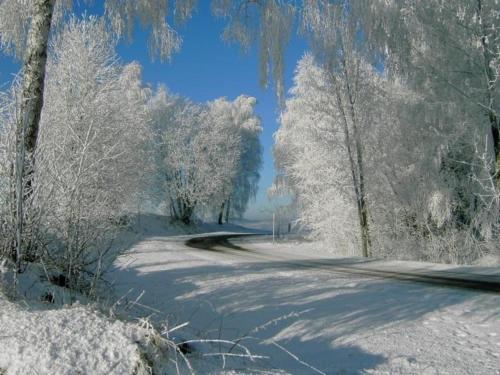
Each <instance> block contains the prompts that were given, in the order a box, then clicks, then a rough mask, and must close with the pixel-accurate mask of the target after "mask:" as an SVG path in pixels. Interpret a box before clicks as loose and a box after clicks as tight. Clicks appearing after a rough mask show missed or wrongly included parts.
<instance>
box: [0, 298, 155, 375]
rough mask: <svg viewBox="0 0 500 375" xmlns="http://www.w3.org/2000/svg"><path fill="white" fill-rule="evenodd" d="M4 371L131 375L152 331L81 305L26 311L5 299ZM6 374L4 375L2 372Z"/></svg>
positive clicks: (0, 302)
mask: <svg viewBox="0 0 500 375" xmlns="http://www.w3.org/2000/svg"><path fill="white" fill-rule="evenodd" d="M0 312H1V314H0V332H1V334H0V369H2V370H3V371H6V373H7V374H132V373H140V370H141V368H143V369H144V368H145V365H146V363H144V358H143V354H142V353H141V348H140V346H139V344H138V342H141V341H142V342H145V337H146V335H147V331H146V330H144V329H141V328H140V327H139V326H137V325H135V324H129V323H124V322H121V321H118V320H110V319H108V318H106V317H104V316H103V315H102V314H100V313H98V312H96V311H94V310H92V309H90V308H89V307H84V306H81V305H76V306H73V307H64V308H61V309H55V310H47V309H38V310H33V309H27V308H23V307H21V306H19V305H18V304H14V303H12V302H8V301H7V300H6V299H4V298H2V297H1V296H0ZM0 372H1V371H0Z"/></svg>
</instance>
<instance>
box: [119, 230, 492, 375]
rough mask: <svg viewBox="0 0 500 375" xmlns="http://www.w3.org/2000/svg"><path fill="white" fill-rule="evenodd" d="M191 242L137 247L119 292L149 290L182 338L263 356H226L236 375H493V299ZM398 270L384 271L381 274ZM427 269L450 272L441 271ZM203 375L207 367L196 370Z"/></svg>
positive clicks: (264, 246)
mask: <svg viewBox="0 0 500 375" xmlns="http://www.w3.org/2000/svg"><path fill="white" fill-rule="evenodd" d="M189 238H190V237H185V236H177V237H167V236H158V237H150V238H146V239H144V240H142V241H139V242H138V243H136V244H135V245H134V246H133V247H132V248H131V249H130V250H129V251H128V252H127V254H125V255H123V256H122V257H120V258H119V259H118V260H117V262H116V264H115V265H116V267H115V270H114V271H113V278H114V279H115V282H116V289H117V294H118V295H127V297H126V298H127V299H129V300H134V299H135V298H136V296H138V295H139V294H140V293H141V292H142V291H145V294H144V296H143V297H142V298H141V299H140V304H142V305H146V306H148V308H147V309H146V308H144V311H143V313H144V314H150V313H151V312H152V311H156V313H154V318H155V319H158V320H162V319H168V322H169V324H170V326H174V325H177V324H179V323H183V322H189V325H188V326H187V327H186V328H185V329H183V331H182V332H180V331H179V332H177V334H179V335H180V336H181V337H183V338H189V339H191V338H193V337H197V338H201V339H207V338H208V339H219V338H223V339H229V340H241V341H240V342H241V343H242V344H245V345H247V346H248V347H249V348H250V349H251V351H252V352H253V353H254V354H257V355H262V356H267V357H269V358H268V359H260V360H258V361H256V362H252V361H241V359H240V358H239V359H238V360H235V361H234V362H230V361H229V359H228V361H227V362H226V366H227V367H228V368H231V369H233V370H236V371H241V372H242V373H249V372H250V373H252V371H253V372H254V373H257V372H258V371H263V370H266V371H270V372H271V373H277V372H281V373H291V374H315V373H325V374H362V373H366V374H500V295H499V294H495V293H482V292H477V291H472V290H463V289H457V288H447V287H439V286H436V285H426V284H422V283H410V282H407V281H406V282H405V281H399V280H393V279H381V278H379V277H370V276H369V275H362V274H348V273H345V272H335V270H332V269H328V270H327V269H323V268H321V267H320V268H317V269H312V268H297V267H293V266H292V265H290V264H289V263H287V262H286V261H278V260H266V259H255V258H250V257H242V256H241V254H237V253H235V254H231V252H230V251H229V250H228V249H227V248H226V249H225V250H224V251H206V250H202V249H196V248H192V247H187V246H186V245H185V241H186V240H188V239H189ZM231 242H232V243H233V244H234V245H236V246H245V248H246V247H249V248H251V249H254V250H256V251H259V252H266V253H268V254H270V255H271V256H272V257H293V258H292V259H305V258H306V257H308V258H309V260H310V261H313V260H314V259H318V258H323V257H324V256H325V254H322V253H318V252H315V251H313V250H314V246H313V245H312V244H309V245H308V246H303V245H300V246H295V247H294V246H289V245H277V246H273V245H272V244H270V243H266V242H265V241H260V242H258V243H248V242H247V241H246V240H245V239H241V240H237V241H235V240H232V241H231ZM304 248H305V249H306V250H307V252H305V251H304ZM214 250H217V248H214ZM233 250H234V251H235V252H238V249H237V248H236V249H233ZM405 263H407V262H385V267H388V268H393V267H396V266H397V267H402V266H404V264H405ZM378 266H384V263H379V264H378ZM407 266H408V267H413V268H414V267H415V264H412V263H409V264H408V263H407ZM425 266H426V268H432V269H434V270H441V271H443V270H444V271H447V266H442V265H439V266H438V265H425ZM422 267H423V266H422ZM448 268H449V267H448ZM460 271H461V272H462V273H463V272H465V270H464V268H463V267H462V268H461V270H460ZM474 271H476V272H480V273H483V274H488V273H493V272H494V270H491V269H475V270H474ZM130 290H132V292H130ZM140 309H141V308H139V307H138V311H137V313H139V312H140ZM216 349H218V350H221V351H224V348H216ZM227 349H228V348H226V351H227ZM218 350H216V351H218ZM288 352H289V353H288ZM290 353H292V354H293V355H294V356H296V357H298V359H296V358H294V357H293V356H292V355H291V354H290ZM211 358H212V357H211ZM213 358H214V359H213V361H214V368H215V361H218V363H217V365H219V366H220V364H221V363H222V362H221V361H220V358H218V357H213ZM209 372H210V370H209V367H205V368H204V369H203V370H201V373H209ZM212 372H213V373H217V370H212Z"/></svg>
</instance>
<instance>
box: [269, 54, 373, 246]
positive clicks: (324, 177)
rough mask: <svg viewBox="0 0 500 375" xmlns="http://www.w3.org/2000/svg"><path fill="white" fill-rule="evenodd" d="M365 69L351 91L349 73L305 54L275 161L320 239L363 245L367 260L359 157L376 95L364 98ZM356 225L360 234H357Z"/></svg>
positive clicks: (364, 191) (363, 176)
mask: <svg viewBox="0 0 500 375" xmlns="http://www.w3.org/2000/svg"><path fill="white" fill-rule="evenodd" d="M364 70H369V68H368V67H366V66H362V64H361V63H360V65H359V66H358V67H357V69H356V78H357V82H358V85H357V87H355V88H354V89H353V90H355V91H352V92H351V91H349V90H350V89H349V88H348V85H349V82H350V81H349V80H350V79H352V77H350V76H348V75H347V74H349V73H347V72H341V73H340V74H339V76H333V74H332V71H330V70H328V69H325V68H321V67H320V66H319V65H318V64H317V63H316V62H315V61H314V59H313V57H312V56H305V57H304V58H303V59H302V60H301V62H300V63H299V66H298V68H297V73H296V76H295V84H294V87H293V89H292V90H291V95H292V97H291V98H290V99H289V100H287V102H286V111H285V112H284V113H283V115H282V119H281V127H280V129H279V130H278V132H277V133H276V135H275V138H276V147H275V157H276V162H277V168H278V170H280V171H282V172H283V173H284V177H285V179H284V180H283V179H282V182H283V181H285V182H286V184H287V185H288V186H290V187H291V189H292V191H293V192H295V193H296V194H297V195H298V198H299V202H298V203H299V206H300V207H301V208H302V214H303V217H302V221H303V223H304V224H305V225H306V226H308V227H310V228H311V229H313V231H314V232H315V233H316V234H317V235H320V236H324V235H326V236H329V234H328V233H331V235H339V237H341V238H342V240H341V241H342V242H343V243H345V246H347V247H349V248H350V249H351V252H352V249H353V248H356V247H357V245H356V244H357V243H358V241H359V244H360V245H361V250H362V255H363V256H368V255H369V254H370V238H369V237H368V227H367V224H368V223H367V221H368V210H367V207H366V204H367V202H366V199H367V194H368V192H367V188H366V185H365V181H366V174H365V172H364V169H363V168H366V165H365V164H364V163H365V162H364V159H361V160H360V159H359V158H360V157H363V152H364V148H365V147H364V143H366V142H367V138H368V137H365V134H366V132H368V131H371V129H370V128H371V127H372V126H373V120H374V119H373V117H372V116H371V115H372V114H371V112H370V111H369V108H370V107H371V106H370V105H369V102H370V100H371V97H370V96H366V95H361V94H360V92H361V90H363V91H365V90H366V89H367V87H368V84H367V81H368V75H369V73H368V72H365V71H364ZM344 74H345V75H344ZM350 93H351V95H352V101H351V99H350V98H349V94H350ZM354 104H355V106H354ZM361 134H363V142H364V143H363V144H362V143H361V142H362V139H361ZM356 137H357V139H356ZM327 207H328V208H327ZM331 210H334V211H331ZM356 222H357V224H356ZM356 226H357V227H358V228H359V236H356V235H354V236H353V233H356V232H353V231H352V228H353V227H356ZM339 240H340V239H339V238H337V239H336V242H338V241H339Z"/></svg>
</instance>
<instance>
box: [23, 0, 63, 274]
mask: <svg viewBox="0 0 500 375" xmlns="http://www.w3.org/2000/svg"><path fill="white" fill-rule="evenodd" d="M54 4H55V0H33V8H34V15H33V19H32V21H31V27H30V31H29V34H28V42H27V47H26V53H25V58H24V66H23V86H22V97H21V108H20V116H19V121H18V125H17V131H16V142H17V149H16V153H17V158H16V266H17V270H18V271H19V269H20V262H21V256H22V249H21V247H22V237H23V220H24V204H25V201H26V199H27V197H29V196H30V195H31V187H32V185H33V184H32V179H33V166H34V162H35V160H34V154H35V150H36V143H37V138H38V128H39V123H40V115H41V113H42V106H43V89H44V81H45V66H46V63H47V46H48V39H49V33H50V26H51V23H52V14H53V10H54Z"/></svg>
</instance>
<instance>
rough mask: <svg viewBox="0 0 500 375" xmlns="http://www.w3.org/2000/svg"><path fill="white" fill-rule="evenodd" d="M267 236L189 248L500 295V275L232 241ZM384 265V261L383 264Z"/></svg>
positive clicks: (217, 238)
mask: <svg viewBox="0 0 500 375" xmlns="http://www.w3.org/2000/svg"><path fill="white" fill-rule="evenodd" d="M256 236H266V234H213V235H204V236H200V237H194V238H191V239H189V240H187V241H186V242H185V245H186V246H188V247H190V248H194V249H198V250H202V251H212V252H218V253H222V254H226V255H228V256H232V257H237V258H244V259H250V260H256V261H266V262H276V263H279V264H280V265H281V266H283V267H286V268H290V269H320V270H323V271H332V272H335V273H347V274H355V275H361V276H367V277H376V278H383V279H396V280H401V281H406V282H418V283H425V284H434V285H439V286H447V287H454V288H462V289H474V290H479V291H484V292H490V293H500V276H498V275H480V274H471V273H464V272H460V271H457V272H455V271H432V270H421V269H416V268H413V269H412V268H404V269H399V270H388V269H384V267H383V266H381V264H380V263H381V262H380V261H377V260H375V261H373V260H361V259H353V258H344V259H342V258H340V259H328V258H324V259H317V258H310V259H294V258H290V257H289V256H287V255H286V254H280V253H269V252H263V251H259V250H255V249H251V248H249V247H242V246H241V245H238V244H234V243H232V242H231V241H230V240H231V239H242V238H252V237H256ZM382 262H383V261H382Z"/></svg>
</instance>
